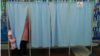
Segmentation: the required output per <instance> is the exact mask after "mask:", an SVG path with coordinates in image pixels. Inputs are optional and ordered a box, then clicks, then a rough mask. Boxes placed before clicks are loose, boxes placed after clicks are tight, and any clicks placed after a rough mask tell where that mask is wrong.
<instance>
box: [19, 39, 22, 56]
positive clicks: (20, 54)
mask: <svg viewBox="0 0 100 56" xmlns="http://www.w3.org/2000/svg"><path fill="white" fill-rule="evenodd" d="M22 46H23V44H22V41H21V43H20V50H18V56H21V54H22V52H21V51H22Z"/></svg>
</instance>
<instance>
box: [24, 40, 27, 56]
mask: <svg viewBox="0 0 100 56" xmlns="http://www.w3.org/2000/svg"><path fill="white" fill-rule="evenodd" d="M26 51H27V41H23V55H26Z"/></svg>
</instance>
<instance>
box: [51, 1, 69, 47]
mask: <svg viewBox="0 0 100 56" xmlns="http://www.w3.org/2000/svg"><path fill="white" fill-rule="evenodd" d="M50 10H51V27H52V47H54V46H59V47H66V46H69V37H70V35H69V34H70V31H69V29H70V28H69V3H67V2H57V3H56V2H51V3H50Z"/></svg>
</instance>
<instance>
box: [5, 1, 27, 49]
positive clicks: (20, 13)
mask: <svg viewBox="0 0 100 56" xmlns="http://www.w3.org/2000/svg"><path fill="white" fill-rule="evenodd" d="M7 8H8V15H9V21H10V27H11V31H12V36H13V38H16V42H15V48H18V49H20V42H21V38H22V34H23V30H24V26H25V20H26V15H27V9H28V3H26V2H25V3H21V2H20V3H19V2H7Z"/></svg>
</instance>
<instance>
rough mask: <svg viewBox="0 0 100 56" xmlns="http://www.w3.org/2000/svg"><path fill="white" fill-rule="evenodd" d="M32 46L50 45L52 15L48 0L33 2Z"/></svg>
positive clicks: (31, 5) (31, 6) (31, 7)
mask: <svg viewBox="0 0 100 56" xmlns="http://www.w3.org/2000/svg"><path fill="white" fill-rule="evenodd" d="M30 11H31V46H32V47H35V48H37V47H43V48H44V47H50V46H51V38H50V15H49V7H48V3H47V2H31V3H30Z"/></svg>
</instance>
